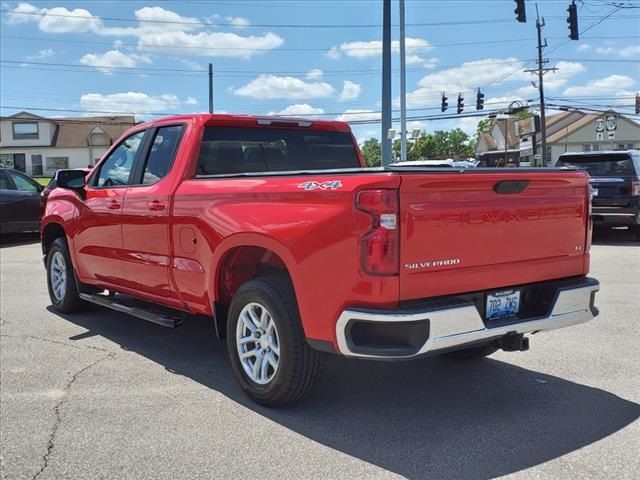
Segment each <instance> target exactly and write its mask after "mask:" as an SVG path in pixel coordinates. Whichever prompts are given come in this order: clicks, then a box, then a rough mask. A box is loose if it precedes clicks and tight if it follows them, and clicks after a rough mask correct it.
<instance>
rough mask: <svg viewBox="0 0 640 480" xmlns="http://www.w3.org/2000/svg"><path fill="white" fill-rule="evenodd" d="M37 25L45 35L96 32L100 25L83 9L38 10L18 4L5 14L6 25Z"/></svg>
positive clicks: (32, 6)
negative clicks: (28, 23)
mask: <svg viewBox="0 0 640 480" xmlns="http://www.w3.org/2000/svg"><path fill="white" fill-rule="evenodd" d="M27 22H33V23H37V24H38V28H39V29H40V30H41V31H43V32H46V33H86V32H91V31H96V30H98V29H99V28H100V26H101V25H102V21H101V20H100V19H99V18H94V17H93V15H92V14H91V12H90V11H88V10H85V9H84V8H75V9H73V10H67V9H66V8H64V7H55V8H38V7H36V6H34V5H31V4H30V3H20V4H18V6H17V7H16V8H14V9H12V10H9V12H8V14H7V23H9V24H17V23H27Z"/></svg>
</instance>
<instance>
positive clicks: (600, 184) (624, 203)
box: [557, 150, 640, 241]
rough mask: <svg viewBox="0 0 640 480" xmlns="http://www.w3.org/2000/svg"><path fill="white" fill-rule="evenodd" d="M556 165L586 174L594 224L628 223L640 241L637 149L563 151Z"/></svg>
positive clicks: (639, 177) (624, 224) (605, 225)
mask: <svg viewBox="0 0 640 480" xmlns="http://www.w3.org/2000/svg"><path fill="white" fill-rule="evenodd" d="M557 166H559V167H574V168H579V169H581V170H585V171H587V172H588V173H589V176H590V177H591V179H590V180H589V182H590V183H591V186H592V187H593V201H592V205H593V213H592V215H591V218H592V219H593V224H594V226H596V227H620V226H628V227H629V228H630V229H631V230H633V231H634V232H635V235H636V237H637V239H638V240H639V241H640V150H625V151H619V150H614V151H603V152H584V153H565V154H563V155H561V156H560V158H559V159H558V163H557Z"/></svg>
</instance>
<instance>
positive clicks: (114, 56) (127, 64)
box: [80, 50, 151, 73]
mask: <svg viewBox="0 0 640 480" xmlns="http://www.w3.org/2000/svg"><path fill="white" fill-rule="evenodd" d="M80 63H81V64H83V65H89V66H91V67H96V68H97V69H98V70H100V71H101V72H104V73H111V72H112V70H113V69H114V68H123V67H124V68H134V67H136V66H137V65H138V64H139V63H151V59H150V58H148V57H145V56H143V55H136V54H135V53H131V54H127V53H123V52H121V51H120V50H109V51H108V52H105V53H87V54H86V55H85V56H83V57H82V58H81V59H80Z"/></svg>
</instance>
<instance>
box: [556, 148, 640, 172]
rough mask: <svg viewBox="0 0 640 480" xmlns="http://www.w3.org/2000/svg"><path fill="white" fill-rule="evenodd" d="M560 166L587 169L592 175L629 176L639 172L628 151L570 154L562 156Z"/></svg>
mask: <svg viewBox="0 0 640 480" xmlns="http://www.w3.org/2000/svg"><path fill="white" fill-rule="evenodd" d="M557 166H559V167H574V168H578V169H580V170H585V171H586V172H587V173H589V175H590V176H592V177H607V176H611V177H628V176H631V175H634V173H635V174H637V173H636V172H635V169H634V162H633V158H632V157H631V155H629V154H628V153H619V154H618V153H603V154H600V155H584V156H581V155H569V156H566V157H561V158H560V160H559V161H558V165H557Z"/></svg>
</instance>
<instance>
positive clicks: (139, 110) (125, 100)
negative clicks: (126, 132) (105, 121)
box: [80, 92, 181, 115]
mask: <svg viewBox="0 0 640 480" xmlns="http://www.w3.org/2000/svg"><path fill="white" fill-rule="evenodd" d="M80 105H81V106H82V108H83V109H84V110H87V111H89V112H91V111H94V112H116V113H129V114H135V115H145V114H150V113H158V112H163V113H164V112H167V111H168V110H175V109H177V108H179V107H180V105H181V102H180V99H179V98H178V97H177V96H176V95H174V94H170V93H166V94H163V95H156V96H154V95H147V94H146V93H140V92H123V93H112V94H107V95H103V94H101V93H87V94H84V95H82V96H81V97H80Z"/></svg>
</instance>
